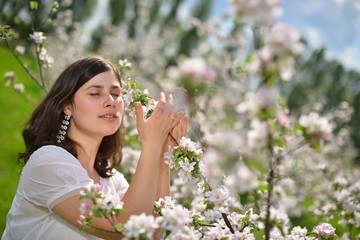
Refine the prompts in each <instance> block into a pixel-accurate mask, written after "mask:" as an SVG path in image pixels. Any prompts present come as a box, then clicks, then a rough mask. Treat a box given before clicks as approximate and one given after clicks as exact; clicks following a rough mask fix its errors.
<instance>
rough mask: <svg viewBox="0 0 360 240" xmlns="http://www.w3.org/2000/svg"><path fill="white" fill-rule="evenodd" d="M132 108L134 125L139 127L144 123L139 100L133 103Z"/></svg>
mask: <svg viewBox="0 0 360 240" xmlns="http://www.w3.org/2000/svg"><path fill="white" fill-rule="evenodd" d="M134 108H135V117H136V126H138V127H141V126H143V125H144V123H145V120H144V111H143V108H142V106H141V103H139V102H136V103H134Z"/></svg>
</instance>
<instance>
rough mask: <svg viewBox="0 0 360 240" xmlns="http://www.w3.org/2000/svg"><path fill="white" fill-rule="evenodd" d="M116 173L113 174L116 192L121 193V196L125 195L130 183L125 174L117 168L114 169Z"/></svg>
mask: <svg viewBox="0 0 360 240" xmlns="http://www.w3.org/2000/svg"><path fill="white" fill-rule="evenodd" d="M113 172H114V175H113V176H112V177H113V178H114V179H115V182H116V192H117V193H118V194H119V196H120V198H122V197H123V196H124V194H125V193H126V191H127V189H128V188H129V183H128V182H127V181H126V179H125V177H124V175H123V174H122V173H120V172H118V171H117V170H114V171H113Z"/></svg>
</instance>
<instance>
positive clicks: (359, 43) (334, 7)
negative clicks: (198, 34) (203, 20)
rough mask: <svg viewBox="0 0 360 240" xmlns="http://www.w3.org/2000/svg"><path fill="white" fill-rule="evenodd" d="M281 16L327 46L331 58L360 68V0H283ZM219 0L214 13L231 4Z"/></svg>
mask: <svg viewBox="0 0 360 240" xmlns="http://www.w3.org/2000/svg"><path fill="white" fill-rule="evenodd" d="M249 1H250V0H249ZM281 3H282V4H281V5H282V7H283V14H282V16H281V17H280V18H279V19H278V20H279V21H280V22H283V23H285V24H288V25H290V26H292V27H294V28H295V29H297V30H298V31H299V32H300V33H301V35H302V36H303V37H304V38H305V39H306V40H307V41H308V43H309V44H310V46H311V47H313V48H318V47H321V46H324V47H325V48H326V49H327V52H328V55H327V56H328V58H330V59H337V60H339V61H340V62H342V63H343V64H344V65H345V66H346V67H347V68H348V69H356V70H360V0H282V1H281ZM227 4H228V1H227V0H215V4H214V13H217V12H221V11H222V10H224V9H225V8H226V7H227Z"/></svg>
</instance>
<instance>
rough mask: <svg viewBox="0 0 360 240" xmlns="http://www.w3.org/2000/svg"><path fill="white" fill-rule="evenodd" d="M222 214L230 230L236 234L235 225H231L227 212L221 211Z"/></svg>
mask: <svg viewBox="0 0 360 240" xmlns="http://www.w3.org/2000/svg"><path fill="white" fill-rule="evenodd" d="M221 216H222V217H223V219H224V221H225V224H226V226H227V227H228V228H229V230H230V232H231V233H232V234H234V233H235V231H234V229H233V227H232V226H231V223H230V221H229V219H228V217H227V215H226V213H221Z"/></svg>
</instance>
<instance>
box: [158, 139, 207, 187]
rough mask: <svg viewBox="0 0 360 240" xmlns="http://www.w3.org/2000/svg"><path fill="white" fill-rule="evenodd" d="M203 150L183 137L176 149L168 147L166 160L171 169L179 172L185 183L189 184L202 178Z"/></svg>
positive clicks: (165, 155)
mask: <svg viewBox="0 0 360 240" xmlns="http://www.w3.org/2000/svg"><path fill="white" fill-rule="evenodd" d="M202 154H203V152H202V149H201V148H198V147H197V146H196V143H195V142H193V141H192V140H191V139H190V138H187V137H182V138H181V139H180V142H179V145H178V146H175V147H174V148H172V147H170V146H169V147H168V151H167V152H166V153H165V154H164V159H165V160H166V161H167V163H168V164H169V166H170V169H176V170H178V176H179V177H180V179H181V180H182V181H183V182H188V181H190V180H192V179H194V178H199V177H200V176H201V168H200V160H201V158H202Z"/></svg>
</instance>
